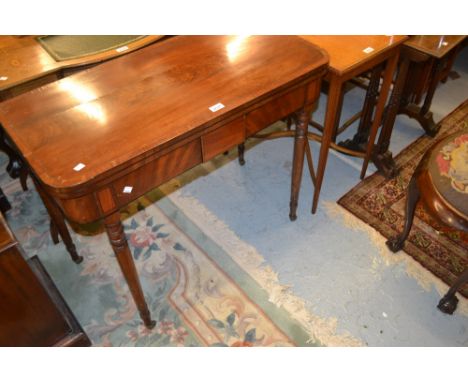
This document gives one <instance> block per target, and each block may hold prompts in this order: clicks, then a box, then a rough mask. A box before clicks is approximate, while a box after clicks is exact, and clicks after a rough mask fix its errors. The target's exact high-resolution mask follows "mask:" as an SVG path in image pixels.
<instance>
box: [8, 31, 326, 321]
mask: <svg viewBox="0 0 468 382" xmlns="http://www.w3.org/2000/svg"><path fill="white" fill-rule="evenodd" d="M327 64H328V57H327V55H326V53H324V52H323V51H322V50H320V49H319V48H317V47H316V46H314V45H312V44H310V43H309V42H307V41H305V40H303V39H301V38H299V37H295V36H242V37H229V36H208V37H203V36H179V37H173V38H170V39H167V40H165V41H162V42H159V43H158V44H154V45H151V46H148V47H146V48H144V49H141V50H139V51H136V52H134V53H132V54H131V55H126V56H124V57H120V58H117V59H115V60H113V61H110V62H106V63H104V64H102V65H99V66H97V67H95V68H92V69H90V70H88V71H86V72H82V73H79V74H76V75H73V76H71V77H68V78H65V79H62V80H60V81H58V82H56V83H53V84H49V85H47V86H44V87H42V88H39V89H36V90H33V91H31V92H29V93H26V94H22V95H20V96H17V97H15V98H13V99H10V100H7V101H5V102H3V103H1V104H0V122H1V123H2V125H3V126H4V129H5V132H6V134H7V135H8V137H9V138H10V139H11V141H12V142H13V144H14V145H15V146H16V147H17V149H19V152H21V154H22V156H23V158H24V159H25V160H26V162H27V163H28V164H29V165H30V168H31V171H32V173H33V177H34V179H35V180H36V181H37V182H38V185H39V188H41V189H42V191H43V192H44V193H45V194H46V195H48V196H49V197H50V199H52V200H53V201H54V203H56V204H57V206H58V207H59V208H60V209H61V211H62V212H63V213H64V214H65V216H66V217H67V218H69V219H70V220H74V221H77V222H81V223H86V222H91V221H94V220H97V219H100V218H104V223H105V227H106V231H107V233H108V236H109V240H110V241H111V244H112V247H113V249H114V252H115V253H116V256H117V259H118V261H119V265H120V266H121V269H122V272H123V273H124V276H125V278H126V280H127V282H128V284H129V286H130V291H131V293H132V295H133V297H134V299H135V301H136V303H137V306H138V309H139V312H140V315H141V317H142V319H143V321H144V323H145V325H146V326H148V327H152V326H153V325H154V321H152V320H151V317H150V314H149V311H148V308H147V306H146V302H145V300H144V298H143V292H142V290H141V286H140V285H139V280H138V277H137V275H136V270H135V267H134V265H133V261H132V256H131V253H130V251H129V249H128V244H127V242H126V239H125V235H123V230H122V226H121V223H120V221H119V220H118V216H119V214H118V211H119V208H121V207H123V206H125V205H126V204H127V203H128V202H130V201H132V200H135V199H136V198H137V197H139V196H140V195H142V194H144V193H145V192H147V191H149V190H151V189H152V188H154V187H157V186H158V185H160V184H161V183H162V182H164V181H167V180H169V179H171V178H172V177H174V176H176V175H179V174H180V173H182V172H183V171H185V170H188V169H189V168H191V167H193V166H195V165H197V164H199V163H202V162H203V161H207V160H209V159H211V158H212V157H213V156H214V155H216V154H218V153H221V152H224V151H225V150H227V149H229V148H231V147H233V146H236V145H237V144H238V143H241V142H242V140H243V139H244V138H245V137H247V136H249V135H252V134H255V133H256V132H258V131H259V130H261V129H262V128H264V127H266V126H267V125H268V124H270V123H271V122H274V121H275V120H276V119H280V118H284V117H286V116H287V115H288V114H290V113H292V112H294V111H296V110H302V115H303V117H302V118H303V121H307V120H308V118H309V115H310V110H311V109H312V105H313V104H314V102H315V101H316V100H317V98H318V96H319V91H320V82H321V79H322V77H323V76H324V74H325V72H326V70H327ZM281 100H284V104H283V103H281V107H280V108H278V102H279V101H281ZM220 104H221V105H220ZM215 105H218V108H215V109H214V110H210V108H211V107H213V106H215ZM299 138H300V137H299ZM299 138H298V139H297V142H296V144H295V152H294V155H293V157H294V163H293V171H292V181H291V202H290V204H291V211H290V216H291V217H294V216H295V214H296V207H297V201H298V197H299V188H300V187H299V186H300V180H301V174H302V162H303V155H304V145H305V143H306V142H305V140H304V139H299ZM301 157H302V159H301ZM79 164H83V165H84V167H82V166H81V167H82V168H80V167H78V170H77V167H76V166H77V165H79ZM125 187H131V189H130V191H126V190H125ZM46 199H47V198H46ZM54 216H55V219H57V220H60V214H58V213H57V214H55V215H54ZM54 225H55V226H56V227H60V226H62V224H60V221H57V222H56V223H55V224H54ZM65 227H66V226H65ZM72 256H73V254H72Z"/></svg>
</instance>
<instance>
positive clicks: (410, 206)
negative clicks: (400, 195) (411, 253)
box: [385, 175, 419, 252]
mask: <svg viewBox="0 0 468 382" xmlns="http://www.w3.org/2000/svg"><path fill="white" fill-rule="evenodd" d="M418 200H419V189H418V184H417V182H416V177H415V176H414V175H413V177H412V178H411V180H410V182H409V185H408V192H407V195H406V210H405V227H404V228H403V232H402V233H401V234H400V235H398V236H395V237H393V238H390V239H388V240H387V242H386V243H385V244H387V247H388V248H389V249H390V250H391V251H392V252H398V251H399V250H400V249H402V248H403V245H404V244H405V240H406V239H407V238H408V235H409V233H410V230H411V226H412V225H413V220H414V211H415V209H416V204H417V203H418Z"/></svg>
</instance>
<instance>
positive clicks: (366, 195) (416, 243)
mask: <svg viewBox="0 0 468 382" xmlns="http://www.w3.org/2000/svg"><path fill="white" fill-rule="evenodd" d="M439 124H440V126H441V128H440V131H439V133H438V134H437V137H435V138H430V137H428V136H426V135H424V136H422V137H420V138H419V139H417V140H416V141H415V142H413V143H412V144H411V145H409V146H408V147H407V148H405V149H404V150H403V151H402V152H401V153H400V154H399V155H398V156H397V157H396V158H395V161H396V163H397V165H398V166H399V168H400V169H401V171H400V174H399V175H398V176H397V177H396V178H395V179H392V180H386V179H385V178H384V177H383V176H381V175H379V174H378V173H375V174H373V175H372V176H370V177H368V178H366V179H364V180H363V181H362V182H360V183H359V184H358V185H357V186H356V187H354V188H353V189H352V190H351V191H349V192H348V193H347V194H346V195H344V196H343V197H342V198H340V200H338V204H340V205H341V206H342V207H344V208H345V209H347V210H348V211H349V212H351V213H352V214H354V215H355V216H357V217H358V218H359V219H361V220H362V221H363V222H365V223H367V224H369V225H370V226H371V227H373V228H375V229H376V230H377V231H378V232H380V233H381V234H382V235H383V236H385V237H386V238H389V237H392V236H395V235H397V234H398V233H400V232H401V231H402V230H403V224H404V209H405V201H406V189H407V186H408V183H409V180H410V179H411V176H412V174H413V172H414V170H415V168H416V166H417V164H418V163H419V161H420V159H421V157H422V155H423V154H424V153H425V152H426V150H427V149H428V148H429V147H430V146H431V145H432V144H433V143H434V142H435V140H437V139H439V138H441V137H443V136H446V135H449V134H452V133H455V132H457V131H459V130H462V129H467V131H468V100H467V101H465V102H464V103H463V104H461V105H460V106H459V107H458V108H457V109H455V110H454V111H453V112H452V113H450V114H449V115H448V116H447V117H445V118H444V119H443V120H442V121H440V122H439ZM404 251H405V252H406V253H407V254H408V255H410V256H412V257H413V258H414V259H415V260H416V261H417V262H419V263H420V264H421V265H422V266H423V267H425V268H426V269H428V270H429V271H431V272H432V273H433V274H434V275H435V276H437V277H438V278H440V279H441V280H443V281H444V282H445V283H446V284H447V285H452V283H453V282H454V281H455V280H456V278H457V277H458V276H459V275H460V274H461V273H462V272H463V270H464V269H465V268H467V267H468V234H467V233H464V232H460V231H454V230H452V229H448V228H447V227H444V226H443V225H441V224H440V223H439V222H437V221H436V220H434V219H432V218H431V217H430V216H429V215H428V214H427V212H426V211H425V210H424V208H423V207H421V205H418V207H417V208H416V214H415V218H414V222H413V227H412V229H411V232H410V235H409V237H408V239H407V240H406V243H405V247H404ZM460 292H461V293H462V294H463V295H464V296H465V297H468V285H465V286H464V287H463V288H462V289H461V290H460Z"/></svg>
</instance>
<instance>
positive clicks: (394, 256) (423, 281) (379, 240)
mask: <svg viewBox="0 0 468 382" xmlns="http://www.w3.org/2000/svg"><path fill="white" fill-rule="evenodd" d="M323 205H324V206H325V208H326V211H327V214H328V215H329V216H330V217H332V218H341V220H342V222H343V224H344V225H345V226H346V227H347V228H350V229H352V230H354V231H361V232H364V233H366V234H367V235H368V237H369V239H370V241H371V242H372V244H373V245H374V246H375V247H376V248H377V249H378V251H379V254H380V256H381V258H382V259H383V261H384V263H385V265H386V266H392V265H396V264H398V263H403V264H404V265H405V271H406V274H407V275H408V276H410V277H412V278H414V279H415V280H416V281H417V282H418V284H419V285H420V286H421V287H422V288H423V289H424V290H426V291H430V290H431V289H432V287H435V289H436V290H437V292H438V293H439V295H440V296H441V297H442V296H443V295H444V294H445V293H446V292H447V290H448V287H447V285H446V284H445V283H444V282H443V281H442V280H440V279H439V278H438V277H436V276H434V275H433V274H432V273H431V272H430V271H429V270H427V269H426V268H424V267H423V266H422V265H421V264H419V263H418V262H417V261H416V260H414V259H413V258H412V257H411V256H409V255H407V254H406V253H405V252H404V251H399V252H397V253H393V252H392V251H390V250H389V249H388V248H387V245H386V244H385V242H386V240H387V239H386V238H385V237H384V236H382V235H381V234H380V232H378V231H377V230H376V229H374V228H372V227H371V226H370V225H368V224H366V223H364V222H363V221H362V220H361V219H359V218H357V217H356V216H354V215H353V214H352V213H350V212H349V211H347V210H346V209H345V208H343V207H341V206H340V205H339V204H337V203H334V202H324V203H323ZM373 267H374V269H377V267H378V262H377V261H374V262H373ZM457 297H458V299H459V302H458V307H457V312H458V313H460V314H463V315H464V316H468V300H467V299H466V298H465V297H463V296H462V295H461V294H459V293H458V294H457Z"/></svg>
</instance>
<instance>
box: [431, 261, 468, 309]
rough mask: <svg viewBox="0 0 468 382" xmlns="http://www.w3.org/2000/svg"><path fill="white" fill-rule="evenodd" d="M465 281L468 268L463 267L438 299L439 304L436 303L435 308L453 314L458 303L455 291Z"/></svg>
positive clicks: (467, 278)
mask: <svg viewBox="0 0 468 382" xmlns="http://www.w3.org/2000/svg"><path fill="white" fill-rule="evenodd" d="M467 282H468V269H465V271H464V272H463V273H462V274H461V275H460V277H459V278H458V279H457V280H456V281H455V282H454V283H453V285H452V286H451V287H450V289H449V290H448V292H447V293H446V294H445V296H444V297H442V298H441V299H440V301H439V304H438V305H437V308H439V310H440V311H442V312H444V313H447V314H453V312H455V309H457V305H458V298H457V296H455V293H457V291H458V290H459V289H460V288H461V287H462V286H463V285H464V284H466V283H467Z"/></svg>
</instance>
